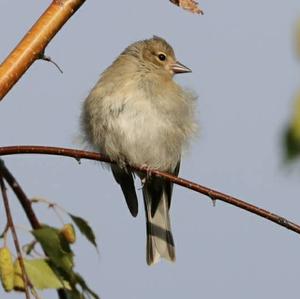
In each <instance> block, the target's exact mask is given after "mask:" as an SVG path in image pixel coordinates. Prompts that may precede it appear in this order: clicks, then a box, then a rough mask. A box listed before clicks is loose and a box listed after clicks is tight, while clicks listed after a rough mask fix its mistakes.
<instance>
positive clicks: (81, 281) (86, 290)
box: [76, 273, 100, 299]
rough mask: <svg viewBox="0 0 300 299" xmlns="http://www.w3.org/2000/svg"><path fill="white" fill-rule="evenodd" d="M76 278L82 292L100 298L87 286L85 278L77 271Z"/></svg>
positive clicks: (96, 298)
mask: <svg viewBox="0 0 300 299" xmlns="http://www.w3.org/2000/svg"><path fill="white" fill-rule="evenodd" d="M76 279H77V283H79V285H80V286H81V288H82V290H83V292H84V293H88V294H89V295H91V296H92V297H94V298H95V299H100V297H99V296H98V295H97V294H96V293H95V292H94V291H92V290H91V289H90V288H89V287H88V285H87V284H86V282H85V280H84V279H83V278H82V276H80V275H79V274H78V273H76Z"/></svg>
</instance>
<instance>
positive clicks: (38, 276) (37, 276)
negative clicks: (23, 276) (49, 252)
mask: <svg viewBox="0 0 300 299" xmlns="http://www.w3.org/2000/svg"><path fill="white" fill-rule="evenodd" d="M24 264H25V269H26V272H27V275H28V277H29V280H30V282H31V283H32V284H33V286H34V287H36V288H37V289H60V288H67V289H69V288H70V286H69V284H68V283H67V282H64V281H62V279H61V278H59V277H58V276H57V275H56V274H55V272H54V271H53V270H52V269H51V267H50V266H49V263H48V261H47V260H45V259H34V260H26V259H25V260H24Z"/></svg>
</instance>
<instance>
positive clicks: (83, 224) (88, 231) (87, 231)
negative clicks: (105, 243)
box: [69, 213, 97, 248]
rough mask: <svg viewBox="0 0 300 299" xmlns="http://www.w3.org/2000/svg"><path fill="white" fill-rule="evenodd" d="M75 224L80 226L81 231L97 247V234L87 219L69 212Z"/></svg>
mask: <svg viewBox="0 0 300 299" xmlns="http://www.w3.org/2000/svg"><path fill="white" fill-rule="evenodd" d="M69 216H70V217H71V218H72V220H73V222H74V223H75V225H76V226H77V227H78V229H79V230H80V232H81V233H82V234H83V235H84V236H85V237H86V238H87V239H88V240H89V241H90V242H91V243H92V244H93V245H94V246H95V247H96V248H97V243H96V237H95V234H94V232H93V230H92V228H91V227H90V225H89V224H88V222H87V221H86V220H84V219H83V218H81V217H78V216H75V215H72V214H70V213H69Z"/></svg>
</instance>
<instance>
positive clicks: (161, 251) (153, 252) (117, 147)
mask: <svg viewBox="0 0 300 299" xmlns="http://www.w3.org/2000/svg"><path fill="white" fill-rule="evenodd" d="M188 72H191V70H190V69H189V68H187V67H186V66H184V65H183V64H181V63H180V62H178V61H177V60H176V58H175V54H174V51H173V49H172V47H171V46H170V45H169V44H168V43H167V42H166V41H165V40H164V39H162V38H160V37H157V36H154V37H153V38H151V39H146V40H142V41H138V42H135V43H133V44H131V45H130V46H128V47H127V48H126V49H125V50H124V51H123V52H122V53H121V54H120V55H119V57H117V59H116V60H115V61H114V62H113V64H112V65H111V66H110V67H108V68H107V69H106V70H105V71H104V72H103V73H102V75H101V77H100V79H99V81H98V82H97V84H96V85H95V86H94V88H93V89H92V90H91V92H90V94H89V96H88V97H87V98H86V100H85V102H84V104H83V111H82V116H81V121H82V129H83V133H84V135H85V139H86V141H87V142H88V143H89V144H90V145H92V147H93V148H94V149H96V150H98V151H100V152H101V153H103V154H105V155H107V156H109V157H110V158H111V159H112V160H114V161H116V164H112V165H111V166H110V167H111V170H112V173H113V175H114V178H115V180H116V181H117V183H118V184H119V185H120V187H121V189H122V191H123V194H124V196H125V199H126V203H127V206H128V208H129V210H130V212H131V214H132V215H133V216H134V217H135V216H136V215H137V213H138V201H137V195H136V191H135V186H134V176H133V172H132V170H131V169H130V165H132V166H142V165H144V166H147V167H149V168H150V169H158V170H161V171H165V172H169V173H172V174H175V175H177V174H178V172H179V166H180V159H181V154H182V150H183V148H184V147H185V146H186V145H187V143H188V142H189V140H190V139H191V137H192V136H193V135H194V133H195V131H196V127H197V125H196V122H195V118H194V110H195V107H194V105H195V96H194V95H193V94H191V93H190V92H188V91H186V90H184V89H183V88H181V87H180V86H179V85H178V84H177V83H176V82H175V81H174V80H173V76H174V75H175V74H179V73H188ZM128 165H129V166H128ZM137 175H138V176H139V177H140V178H141V180H142V186H143V198H144V204H145V212H146V221H147V263H148V264H149V265H151V264H154V263H156V262H157V261H158V260H159V258H160V257H163V258H165V259H167V260H170V261H174V260H175V247H174V241H173V236H172V232H171V226H170V218H169V208H170V204H171V196H172V189H173V186H172V185H173V184H172V183H170V182H169V181H166V180H164V179H162V178H160V177H153V176H149V175H146V174H144V173H137Z"/></svg>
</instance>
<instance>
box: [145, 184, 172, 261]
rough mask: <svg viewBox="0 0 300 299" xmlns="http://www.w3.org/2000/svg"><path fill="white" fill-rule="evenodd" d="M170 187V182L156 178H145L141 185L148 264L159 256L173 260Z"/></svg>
mask: <svg viewBox="0 0 300 299" xmlns="http://www.w3.org/2000/svg"><path fill="white" fill-rule="evenodd" d="M171 189H172V186H171V183H170V182H166V181H163V180H162V179H158V178H155V179H154V180H152V179H151V178H150V181H147V180H146V182H145V183H144V186H143V196H144V203H145V212H146V225H147V250H146V259H147V264H148V265H152V264H155V263H157V262H158V261H159V259H160V258H161V257H162V258H165V259H167V260H169V261H175V246H174V241H173V236H172V232H171V224H170V217H169V207H170V200H171V198H170V197H171V193H172V191H171Z"/></svg>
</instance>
